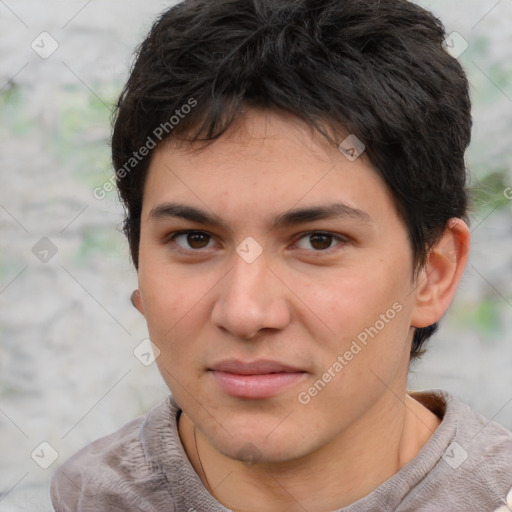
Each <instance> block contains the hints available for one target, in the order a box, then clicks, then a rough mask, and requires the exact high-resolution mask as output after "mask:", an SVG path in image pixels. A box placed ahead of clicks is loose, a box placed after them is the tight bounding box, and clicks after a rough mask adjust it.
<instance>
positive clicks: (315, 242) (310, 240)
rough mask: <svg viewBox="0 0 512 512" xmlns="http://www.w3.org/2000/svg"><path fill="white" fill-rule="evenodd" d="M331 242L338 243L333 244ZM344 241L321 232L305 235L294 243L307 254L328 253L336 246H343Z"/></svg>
mask: <svg viewBox="0 0 512 512" xmlns="http://www.w3.org/2000/svg"><path fill="white" fill-rule="evenodd" d="M333 242H338V243H337V244H336V243H335V244H333ZM344 242H345V240H344V239H343V238H341V237H339V236H336V235H334V234H332V233H324V232H321V231H312V232H310V233H305V234H304V235H302V236H301V237H300V238H299V239H298V240H297V242H296V245H297V247H299V249H303V250H307V251H309V252H322V251H325V252H328V250H329V249H334V248H335V247H336V245H343V243H344Z"/></svg>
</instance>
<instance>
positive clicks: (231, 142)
mask: <svg viewBox="0 0 512 512" xmlns="http://www.w3.org/2000/svg"><path fill="white" fill-rule="evenodd" d="M166 203H167V204H168V205H169V204H171V205H172V206H174V207H176V206H180V205H181V206H184V205H189V206H192V207H195V210H196V212H195V214H196V216H197V213H198V211H199V210H202V211H203V213H206V212H209V219H208V220H209V221H215V222H216V223H217V224H219V225H221V224H222V223H223V222H224V220H226V221H227V220H230V221H232V222H235V223H236V222H239V223H240V222H242V221H243V222H245V223H247V222H250V221H252V220H254V219H255V215H257V216H258V217H261V216H263V215H265V217H266V222H267V223H269V224H272V225H274V226H275V225H276V224H277V223H279V222H284V223H286V221H288V220H290V219H291V216H290V215H288V216H284V217H283V215H282V212H283V211H284V210H290V209H292V208H293V209H294V210H298V209H302V210H306V209H308V208H309V207H312V206H314V207H318V206H322V205H323V206H324V207H326V208H330V209H331V211H332V210H336V209H337V210H338V213H341V214H344V215H345V216H346V217H352V219H353V220H359V221H363V220H366V221H372V219H373V220H378V219H379V218H380V219H381V220H383V219H385V218H386V217H387V216H389V215H391V214H395V213H396V212H395V207H394V202H393V198H392V196H391V194H390V192H389V190H388V188H387V186H386V185H385V184H384V182H383V181H382V179H381V178H380V176H379V175H378V173H377V172H376V171H375V169H374V168H373V167H372V165H371V164H370V163H369V161H368V159H367V158H365V155H364V153H363V155H362V156H360V157H359V158H356V159H355V160H353V159H348V158H347V157H346V155H344V154H343V153H342V152H341V151H339V150H338V148H337V147H336V146H333V145H330V144H329V143H328V142H327V140H326V139H325V138H324V137H322V136H321V135H320V134H318V133H317V132H316V131H314V130H313V129H312V128H311V127H309V126H307V125H305V124H304V123H302V122H300V121H298V120H297V119H296V118H294V117H292V116H290V117H285V116H282V115H277V114H275V113H271V112H261V111H249V112H247V113H246V114H245V115H244V117H243V118H242V119H241V120H240V121H238V122H237V123H236V124H235V125H233V126H232V127H231V129H230V130H229V132H228V133H226V134H224V135H223V136H222V137H221V138H219V139H218V140H216V141H214V142H213V143H212V144H210V145H208V146H206V147H203V148H201V149H199V150H197V148H196V147H194V146H187V145H185V144H183V143H179V142H177V141H174V140H172V139H171V140H169V141H167V142H166V143H165V144H163V145H161V146H159V147H158V148H157V149H156V150H155V153H154V155H153V158H152V162H151V165H150V168H149V171H148V176H147V180H146V184H145V189H144V201H143V217H144V218H145V219H149V218H150V217H161V216H163V215H165V210H166V206H165V204H166ZM167 211H168V212H169V211H170V209H169V208H167ZM174 211H176V208H174ZM182 211H184V210H183V209H182ZM155 213H156V215H155ZM188 213H189V214H190V215H192V214H193V212H192V211H189V212H188ZM310 213H311V212H309V213H306V214H305V215H306V217H307V216H308V214H310ZM230 217H231V218H230ZM299 217H300V212H299V211H295V217H294V219H295V220H297V219H298V218H299ZM306 217H305V218H306ZM198 219H199V218H198ZM202 220H203V221H204V220H207V219H205V218H203V219H202Z"/></svg>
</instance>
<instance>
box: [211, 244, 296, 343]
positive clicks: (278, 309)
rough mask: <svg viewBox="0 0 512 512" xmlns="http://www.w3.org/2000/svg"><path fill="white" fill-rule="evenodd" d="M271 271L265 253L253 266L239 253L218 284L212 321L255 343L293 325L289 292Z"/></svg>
mask: <svg viewBox="0 0 512 512" xmlns="http://www.w3.org/2000/svg"><path fill="white" fill-rule="evenodd" d="M276 273H277V272H276V271H275V270H273V269H271V268H270V267H269V262H268V258H267V257H266V254H265V251H263V253H262V254H261V255H260V256H259V257H258V258H257V259H256V260H255V261H252V262H251V263H249V262H247V261H245V260H244V259H243V258H242V257H241V256H240V255H239V254H238V253H236V252H235V253H234V255H233V265H232V268H231V270H230V271H229V272H228V274H227V275H226V277H225V278H224V279H223V280H222V281H221V283H219V288H218V296H217V297H216V301H215V304H214V307H213V310H212V321H213V323H214V325H216V326H217V327H218V328H219V329H221V330H224V331H227V332H229V333H230V334H231V335H232V336H233V337H236V338H238V339H248V340H249V339H252V338H254V337H256V336H257V335H258V334H261V333H260V331H262V330H263V329H284V328H285V327H286V326H287V325H288V323H289V322H290V318H291V313H290V309H289V304H290V303H289V300H288V298H289V297H288V295H289V293H290V292H289V290H288V288H287V287H286V286H285V284H283V280H282V279H280V278H279V277H278V276H277V275H276Z"/></svg>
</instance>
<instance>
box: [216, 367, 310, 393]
mask: <svg viewBox="0 0 512 512" xmlns="http://www.w3.org/2000/svg"><path fill="white" fill-rule="evenodd" d="M211 373H212V375H213V377H214V379H215V380H216V382H217V384H218V385H219V386H220V388H221V389H222V390H223V391H224V392H226V393H227V394H228V395H231V396H234V397H236V398H270V397H272V396H275V395H277V394H278V393H280V392H281V391H283V390H284V389H286V388H288V387H289V386H292V385H293V384H297V383H298V382H300V381H301V380H302V379H304V377H305V375H306V374H305V373H304V372H293V373H266V374H264V375H239V374H236V373H227V372H221V371H211Z"/></svg>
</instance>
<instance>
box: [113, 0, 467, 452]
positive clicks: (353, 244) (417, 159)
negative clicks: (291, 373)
mask: <svg viewBox="0 0 512 512" xmlns="http://www.w3.org/2000/svg"><path fill="white" fill-rule="evenodd" d="M445 36H446V34H445V32H444V28H443V26H442V24H441V22H440V21H439V20H437V19H436V18H435V17H434V16H433V15H432V14H430V13H428V12H427V11H425V10H423V9H422V8H420V7H418V6H417V5H415V4H412V3H409V2H406V1H403V0H390V1H388V2H379V1H377V0H363V1H360V0H357V1H356V0H331V1H327V0H324V1H320V0H316V1H314V0H311V1H308V0H295V1H289V0H286V1H284V0H250V1H247V0H218V1H215V2H211V1H208V0H186V1H185V2H182V3H180V4H178V5H176V6H174V7H173V8H171V9H170V10H168V11H167V12H166V13H164V14H163V15H162V16H161V17H160V18H159V19H158V20H157V22H156V23H155V24H154V26H153V28H152V30H151V31H150V33H149V35H148V37H147V38H146V39H145V40H144V42H143V43H142V44H141V45H140V47H139V49H138V54H137V58H136V61H135V64H134V66H133V68H132V70H131V74H130V77H129V79H128V82H127V84H126V86H125V88H124V90H123V92H122V94H121V96H120V99H119V102H118V105H117V109H116V117H115V125H114V131H113V137H112V154H113V162H114V167H115V169H116V174H117V186H118V189H119V193H120V197H121V199H122V201H123V203H124V205H125V207H126V220H125V225H124V228H125V233H126V235H127V237H128V240H129V244H130V250H131V255H132V259H133V262H134V264H135V266H136V268H137V270H138V273H139V289H140V295H138V296H137V299H136V302H137V305H138V307H139V309H140V310H141V312H143V314H144V315H145V317H146V319H147V322H148V328H149V331H150V336H151V339H152V340H153V342H154V343H155V344H156V345H157V346H158V348H159V349H160V351H161V355H160V357H159V358H158V364H159V368H160V371H161V372H162V375H163V377H164V379H165V380H166V382H167V383H168V384H169V386H170V388H171V390H172V391H173V394H174V395H175V397H176V398H177V399H178V401H179V402H180V400H181V402H182V403H183V405H185V406H186V405H187V404H188V407H189V408H190V409H191V411H192V416H194V414H195V416H196V419H197V420H198V421H199V418H200V417H202V416H203V417H204V418H203V419H204V421H205V422H206V423H208V419H207V416H205V415H204V411H203V413H202V412H201V410H200V409H201V408H200V407H198V406H197V403H196V405H194V400H193V399H191V398H190V396H195V397H200V398H201V401H202V400H204V401H206V402H207V403H210V404H212V405H211V407H212V410H213V411H217V412H221V411H224V412H226V411H227V412H229V411H231V410H233V411H235V410H238V411H239V412H240V411H241V412H240V413H239V414H238V415H235V416H234V419H233V424H230V425H229V427H230V428H228V429H227V430H229V431H230V432H234V431H236V432H239V431H240V432H245V433H246V434H247V432H249V430H250V429H251V428H252V421H253V417H252V416H251V414H254V407H255V406H254V404H255V401H254V400H253V401H251V400H249V401H244V402H237V399H236V397H233V396H228V395H224V394H223V393H222V392H221V391H220V390H219V389H217V388H216V387H215V385H214V383H213V382H210V379H211V372H210V371H209V370H211V368H210V367H209V366H211V365H212V364H214V363H216V362H219V361H220V360H221V359H226V358H238V359H244V360H247V359H253V358H255V359H257V358H260V357H262V358H265V359H268V358H270V359H277V360H279V361H281V362H282V361H285V360H287V361H290V362H291V363H290V364H292V365H293V366H296V367H300V369H302V371H303V373H304V376H303V381H302V384H303V386H302V388H301V389H302V390H303V391H304V390H306V391H307V390H308V389H310V387H311V386H312V385H313V383H314V382H318V380H319V379H320V380H322V382H323V381H324V380H329V384H328V386H327V385H326V386H325V390H324V389H323V388H322V389H321V390H318V389H317V393H315V392H312V393H309V392H307V393H306V394H305V395H302V397H303V400H302V401H303V402H305V401H307V402H308V404H307V406H306V405H305V404H304V403H297V402H295V406H298V407H299V411H300V412H298V413H297V414H296V415H295V416H296V417H297V418H298V419H297V421H300V417H301V414H310V412H309V413H307V412H305V408H306V407H310V408H316V410H317V412H318V411H321V410H326V408H328V407H329V406H328V404H329V403H332V400H333V398H334V397H337V398H336V399H337V400H342V401H343V400H345V402H344V403H346V404H347V405H346V407H347V410H345V411H344V412H343V414H344V415H345V416H344V417H346V418H348V419H346V421H352V422H353V421H355V420H356V419H357V417H358V415H361V414H362V412H363V411H365V410H367V409H368V408H369V404H371V403H372V400H374V401H375V400H376V399H377V398H378V397H379V396H381V395H379V393H381V392H382V383H385V384H386V385H387V386H390V387H392V386H393V385H395V384H396V383H397V382H403V380H404V379H405V377H406V374H407V367H408V363H409V361H410V359H414V358H416V357H418V356H419V355H420V354H421V353H422V351H423V345H424V343H425V341H426V340H427V339H428V338H429V337H430V336H431V335H432V334H433V333H434V332H435V331H436V329H437V325H438V321H439V319H440V317H441V316H442V315H443V314H444V312H445V311H446V309H447V308H448V305H449V303H450V301H451V299H452V297H453V294H454V293H455V289H456V286H457V283H458V280H459V279H460V275H461V273H462V270H463V268H464V264H465V261H466V258H467V248H468V242H469V234H468V229H467V225H466V223H465V222H467V221H468V219H467V209H468V195H467V190H466V170H465V163H464V152H465V149H466V147H467V146H468V144H469V141H470V131H471V115H470V100H469V94H468V83H467V79H466V77H465V74H464V72H463V70H462V68H461V66H460V64H459V63H458V61H457V60H456V59H454V58H452V57H451V56H450V55H449V54H448V53H446V52H445V50H444V49H443V47H442V43H443V40H444V38H445ZM347 141H348V142H347ZM354 141H356V146H355V148H354V149H355V153H354V152H353V151H350V150H349V153H348V155H347V154H346V152H345V154H344V153H343V151H340V149H339V146H340V144H341V147H342V148H345V149H347V144H348V146H350V145H352V146H354ZM361 144H362V145H364V151H362V152H361V154H359V153H360V150H362V149H363V146H362V145H361ZM347 156H348V157H350V158H348V157H347ZM335 203H343V206H342V207H339V206H338V208H337V213H338V214H339V215H338V216H337V217H327V216H326V215H325V212H324V214H323V215H319V213H318V211H316V212H315V215H313V214H312V212H311V211H310V212H306V211H302V212H295V215H285V214H284V212H286V211H289V210H292V209H298V208H303V209H306V210H307V209H311V208H316V207H318V206H321V207H327V206H329V205H332V204H335ZM171 204H172V207H170V206H171ZM178 205H179V207H178ZM184 207H185V208H184ZM187 207H193V208H194V209H195V210H192V209H191V208H187ZM197 210H202V213H203V214H205V213H208V219H206V218H205V216H204V215H199V213H198V212H197ZM313 217H315V218H316V220H314V219H313ZM290 218H293V219H295V221H294V222H288V223H287V222H279V219H281V220H282V219H288V220H289V219H290ZM322 219H324V220H322ZM213 221H215V222H213ZM464 221H465V222H464ZM180 230H189V231H194V230H195V231H196V233H195V234H188V235H187V234H181V235H179V234H176V232H177V231H180ZM318 231H321V232H322V233H323V234H322V233H318ZM198 232H199V233H198ZM306 232H308V233H310V234H309V235H304V233H306ZM311 232H315V233H313V234H311ZM301 233H302V235H301V236H302V238H299V236H298V235H299V234H301ZM332 235H336V236H332ZM326 242H329V244H327V243H326ZM333 248H334V249H333ZM313 253H315V254H313ZM319 253H320V255H319ZM247 254H250V256H251V257H249V258H247V257H244V256H246V255H247ZM454 255H455V256H454ZM365 334H366V336H365ZM354 342H356V344H355V345H354ZM348 352H351V353H352V356H350V355H349V354H348ZM343 354H347V357H349V358H350V360H349V361H346V359H347V358H343V360H344V361H346V364H345V363H341V361H340V360H337V358H336V356H337V355H341V356H343ZM352 359H353V361H352ZM336 361H338V363H340V364H341V365H342V368H341V369H339V366H336V368H334V365H335V363H336ZM383 361H384V362H383ZM372 368H373V370H372ZM370 371H371V373H372V374H373V377H372V376H371V374H369V373H368V372H370ZM325 372H327V373H330V375H331V377H330V378H329V377H325V379H323V377H322V376H323V375H324V374H325ZM363 373H364V376H365V377H364V378H365V379H366V380H367V383H366V384H363V385H362V384H361V380H364V379H361V378H360V377H361V376H362V374H363ZM333 375H335V376H333ZM331 380H332V383H330V381H331ZM379 381H380V382H379ZM324 384H327V383H326V382H324ZM319 387H322V385H321V384H319V385H318V386H317V388H319ZM292 388H293V389H294V390H295V391H293V392H296V391H297V387H296V386H295V387H294V386H292V387H291V388H290V389H292ZM354 389H357V391H358V397H359V398H360V397H361V396H365V399H364V400H358V401H357V404H356V403H355V402H354V400H355V399H354V397H353V396H352V398H350V396H349V395H350V394H351V393H352V394H353V391H354ZM320 391H321V393H320ZM359 392H360V393H359ZM285 394H286V393H285ZM312 394H313V395H315V399H314V400H312V401H311V400H309V399H308V398H306V396H309V397H310V398H311V395H312ZM317 394H318V397H316V395H317ZM295 395H297V393H295ZM283 396H284V395H283ZM283 396H281V395H280V396H279V397H272V398H270V400H267V401H265V405H264V406H262V407H261V408H260V409H258V411H259V414H261V418H259V419H260V420H261V421H262V422H263V423H262V424H264V423H265V421H267V422H268V427H269V429H270V426H271V425H272V424H273V421H275V411H276V410H277V409H278V405H279V404H280V403H281V402H280V400H283V399H284V398H283ZM256 402H258V401H257V400H256ZM299 402H300V399H299ZM281 405H282V403H281ZM237 407H239V409H236V408H237ZM349 409H350V411H351V412H350V414H348V413H347V411H348V410H349ZM194 411H195V412H194ZM326 414H327V416H325V418H324V419H325V420H326V423H327V419H328V414H329V413H326ZM336 414H338V413H336ZM293 423H294V420H290V421H289V424H290V425H291V427H290V428H291V429H292V430H290V432H291V431H293V428H292V427H293ZM235 424H236V425H235ZM205 428H206V430H208V429H209V432H210V434H211V435H212V437H213V438H215V436H217V437H216V439H217V440H218V444H219V446H221V445H223V443H224V445H226V443H228V438H229V435H231V434H229V433H226V431H224V430H223V429H222V428H221V427H219V425H217V424H215V422H212V421H210V422H209V427H205ZM282 431H283V432H284V433H286V431H287V430H286V429H283V430H282ZM332 432H333V431H331V430H329V429H328V428H327V429H326V430H325V431H324V433H325V436H326V439H327V438H328V437H329V435H331V434H332ZM283 435H284V434H283ZM247 438H251V435H248V436H246V439H247ZM251 439H252V438H251ZM275 439H276V440H277V441H276V443H277V444H275V445H273V446H274V447H273V448H272V449H274V450H278V449H277V448H276V447H277V446H284V448H283V450H286V449H287V446H288V445H286V443H285V445H282V444H279V441H280V437H279V435H277V436H275ZM258 440H259V441H260V446H262V444H261V443H262V439H261V438H258V436H257V435H256V434H255V435H254V441H258ZM297 440H298V439H295V441H294V442H297ZM281 441H282V439H281ZM269 442H270V441H269ZM226 446H227V445H226ZM272 449H271V448H269V450H270V451H272ZM276 457H278V456H277V455H276Z"/></svg>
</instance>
